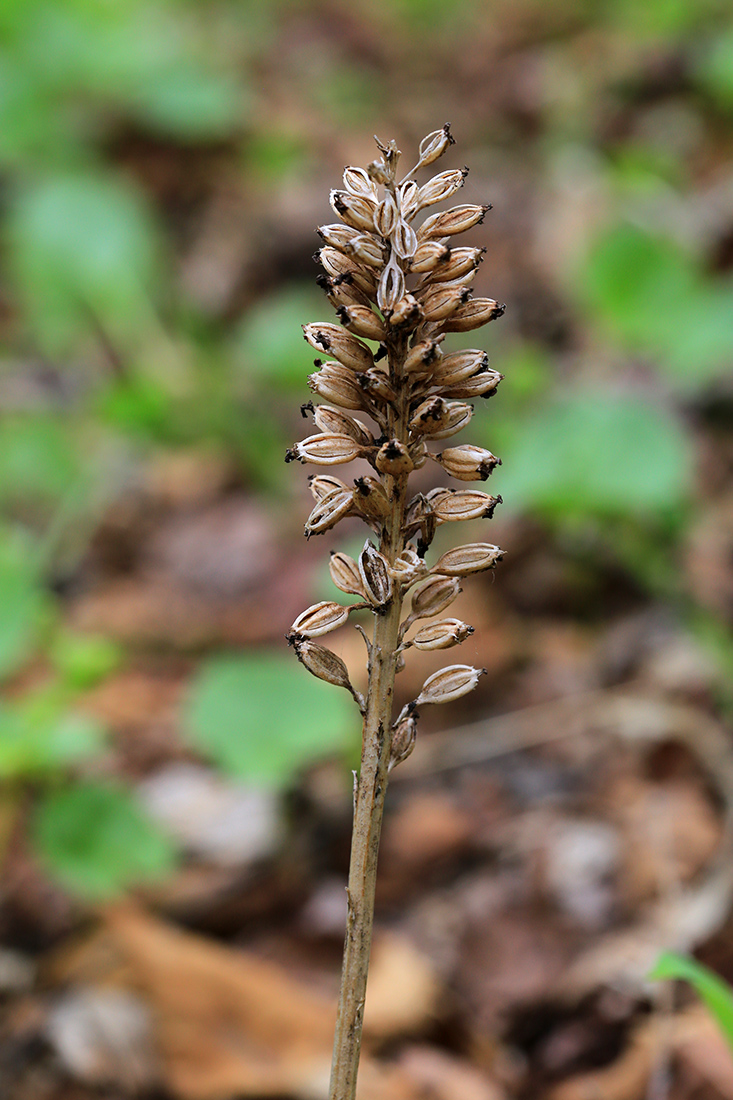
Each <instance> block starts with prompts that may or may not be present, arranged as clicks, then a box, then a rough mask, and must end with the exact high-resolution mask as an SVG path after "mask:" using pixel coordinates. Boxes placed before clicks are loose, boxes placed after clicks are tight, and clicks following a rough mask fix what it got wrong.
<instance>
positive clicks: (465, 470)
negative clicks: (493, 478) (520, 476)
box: [431, 443, 501, 481]
mask: <svg viewBox="0 0 733 1100" xmlns="http://www.w3.org/2000/svg"><path fill="white" fill-rule="evenodd" d="M431 458H433V459H435V461H436V462H439V463H440V465H441V466H442V467H443V469H444V470H445V472H446V473H448V474H450V476H451V477H455V478H457V479H458V480H459V481H486V478H487V477H488V476H489V475H490V474H491V473H492V472H493V470H495V469H496V467H497V466H501V459H500V458H497V457H496V455H492V453H491V451H487V450H485V449H484V448H483V447H474V446H473V444H471V443H465V444H464V445H463V446H462V447H448V448H447V449H446V450H445V451H441V452H440V453H439V454H437V455H431Z"/></svg>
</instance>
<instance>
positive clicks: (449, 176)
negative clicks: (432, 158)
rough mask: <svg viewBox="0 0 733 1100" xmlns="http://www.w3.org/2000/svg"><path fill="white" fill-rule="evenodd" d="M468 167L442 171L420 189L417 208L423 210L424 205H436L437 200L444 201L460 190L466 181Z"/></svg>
mask: <svg viewBox="0 0 733 1100" xmlns="http://www.w3.org/2000/svg"><path fill="white" fill-rule="evenodd" d="M467 175H468V168H463V169H455V170H453V171H452V172H440V173H439V175H437V176H433V178H432V179H431V180H428V182H427V183H425V184H423V186H422V187H421V188H420V190H419V191H418V199H417V208H418V210H422V208H423V207H424V206H434V205H435V203H436V202H444V201H445V200H446V199H450V198H452V197H453V195H455V193H456V191H460V189H461V188H462V187H463V184H464V183H465V181H466V176H467Z"/></svg>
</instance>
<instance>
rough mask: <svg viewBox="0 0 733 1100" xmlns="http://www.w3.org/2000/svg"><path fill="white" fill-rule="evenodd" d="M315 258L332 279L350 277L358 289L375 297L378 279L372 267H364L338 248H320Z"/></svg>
mask: <svg viewBox="0 0 733 1100" xmlns="http://www.w3.org/2000/svg"><path fill="white" fill-rule="evenodd" d="M313 258H314V259H316V258H317V259H318V262H319V264H320V265H321V267H322V268H323V269H324V271H325V272H326V274H327V275H330V276H331V278H332V279H339V278H343V279H350V280H351V282H352V284H353V285H354V286H355V287H356V288H357V289H358V290H360V291H361V292H362V293H363V294H365V295H366V296H367V297H368V298H370V299H372V300H373V299H374V296H375V294H376V288H377V279H376V276H375V274H374V272H373V270H372V269H370V268H367V267H362V265H361V264H359V263H357V262H356V260H353V259H352V258H351V257H350V256H345V255H344V253H343V252H341V251H339V249H337V248H319V250H318V251H317V252H316V254H315V256H314V257H313Z"/></svg>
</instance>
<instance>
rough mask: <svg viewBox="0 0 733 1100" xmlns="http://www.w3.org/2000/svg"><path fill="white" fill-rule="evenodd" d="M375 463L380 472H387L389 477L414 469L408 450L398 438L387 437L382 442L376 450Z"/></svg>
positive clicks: (399, 475)
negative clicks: (384, 441) (385, 440)
mask: <svg viewBox="0 0 733 1100" xmlns="http://www.w3.org/2000/svg"><path fill="white" fill-rule="evenodd" d="M375 465H376V467H377V469H378V470H379V472H380V474H389V476H390V477H402V476H403V475H404V474H409V473H411V472H412V471H413V470H414V469H415V463H414V462H413V461H412V458H411V457H410V452H409V451H408V449H407V447H406V446H405V444H404V443H400V441H399V439H388V440H387V442H386V443H383V444H382V446H381V447H380V448H379V450H378V451H377V457H376V459H375Z"/></svg>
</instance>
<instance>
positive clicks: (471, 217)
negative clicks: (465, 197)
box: [417, 203, 491, 241]
mask: <svg viewBox="0 0 733 1100" xmlns="http://www.w3.org/2000/svg"><path fill="white" fill-rule="evenodd" d="M490 209H491V207H490V206H473V205H472V204H470V203H466V204H465V205H464V206H454V207H453V209H452V210H445V211H443V212H442V213H440V214H431V216H430V217H429V218H426V219H425V221H424V222H423V223H422V225H421V226H420V228H419V229H418V231H417V239H418V241H426V240H435V239H436V238H438V237H452V236H455V234H456V233H464V232H465V231H466V230H467V229H472V228H473V227H474V225H480V224H481V222H482V221H483V220H484V218H485V216H486V212H487V210H490Z"/></svg>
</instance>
